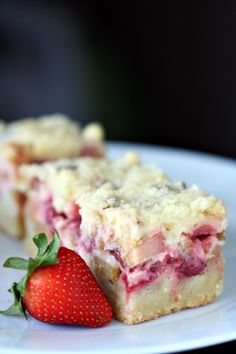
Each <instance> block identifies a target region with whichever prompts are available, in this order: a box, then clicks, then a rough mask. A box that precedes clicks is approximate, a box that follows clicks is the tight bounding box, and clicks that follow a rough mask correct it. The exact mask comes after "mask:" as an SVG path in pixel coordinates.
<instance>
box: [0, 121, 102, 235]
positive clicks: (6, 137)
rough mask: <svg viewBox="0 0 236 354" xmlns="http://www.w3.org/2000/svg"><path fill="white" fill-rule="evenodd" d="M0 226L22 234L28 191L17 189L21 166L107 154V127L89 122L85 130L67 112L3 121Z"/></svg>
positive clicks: (15, 233)
mask: <svg viewBox="0 0 236 354" xmlns="http://www.w3.org/2000/svg"><path fill="white" fill-rule="evenodd" d="M0 149H1V154H0V229H1V230H2V231H4V232H5V233H6V234H8V235H10V236H13V237H16V238H18V237H22V235H23V219H22V210H23V205H24V201H25V197H24V194H22V193H20V192H19V191H17V190H16V181H17V178H18V171H19V167H20V166H21V165H22V164H31V163H33V162H34V163H42V162H43V161H48V160H55V159H58V158H72V157H76V156H80V155H82V156H84V155H88V156H95V157H101V156H103V155H104V144H103V130H102V128H101V127H100V126H99V125H98V124H89V125H87V126H86V127H85V128H84V129H83V130H81V129H80V127H79V125H78V124H77V123H75V122H73V121H72V120H71V119H69V118H68V117H66V116H64V115H59V114H55V115H51V116H43V117H40V118H37V119H36V118H35V119H33V118H32V119H23V120H20V121H17V122H14V123H10V124H4V123H2V125H1V132H0Z"/></svg>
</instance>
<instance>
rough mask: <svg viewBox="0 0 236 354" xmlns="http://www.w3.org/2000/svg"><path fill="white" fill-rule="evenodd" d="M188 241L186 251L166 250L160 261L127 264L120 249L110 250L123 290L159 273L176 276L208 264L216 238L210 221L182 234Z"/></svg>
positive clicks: (191, 273)
mask: <svg viewBox="0 0 236 354" xmlns="http://www.w3.org/2000/svg"><path fill="white" fill-rule="evenodd" d="M183 236H187V237H188V238H189V241H190V245H189V252H188V253H186V252H182V251H181V250H179V251H178V255H177V256H173V255H170V254H168V247H167V248H166V251H167V252H166V253H167V254H166V256H165V257H164V259H163V260H162V261H156V262H154V263H151V261H147V262H144V263H142V264H139V265H137V266H135V267H132V268H129V266H128V265H127V263H126V262H124V260H123V259H122V258H121V254H120V251H119V249H115V250H112V251H110V254H112V255H113V256H114V257H115V259H116V260H117V262H118V263H119V265H120V268H121V275H120V279H121V280H122V281H123V283H124V285H125V288H126V292H127V294H128V295H129V294H130V293H132V292H133V291H137V290H139V289H140V288H141V287H143V286H145V285H148V284H149V283H151V282H153V281H154V280H155V279H157V278H158V277H160V276H162V275H168V274H174V275H175V277H176V278H177V279H178V280H181V279H184V278H187V277H192V276H195V275H198V274H200V273H202V272H203V271H204V269H205V268H206V266H207V263H206V257H205V254H206V253H207V252H208V251H209V249H210V248H211V247H212V245H213V244H214V241H216V231H215V229H214V228H213V227H212V226H210V225H204V226H201V227H199V228H197V229H196V230H195V231H193V233H192V234H190V233H189V234H188V235H187V234H183Z"/></svg>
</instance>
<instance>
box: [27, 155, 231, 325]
mask: <svg viewBox="0 0 236 354" xmlns="http://www.w3.org/2000/svg"><path fill="white" fill-rule="evenodd" d="M21 176H22V179H23V181H24V185H23V184H22V186H21V187H22V188H23V187H24V188H25V190H26V194H27V200H26V204H25V220H26V233H27V237H26V239H25V242H26V244H25V245H26V248H27V250H28V252H30V253H32V252H33V248H32V240H31V237H32V235H33V234H35V233H37V232H42V231H45V232H47V233H48V235H50V234H51V232H52V231H51V230H52V228H55V229H57V230H58V232H59V233H60V236H61V242H62V244H63V245H64V246H66V247H69V248H71V249H73V250H75V251H76V252H78V253H79V254H80V255H81V256H82V257H83V258H84V259H85V261H86V262H87V264H88V265H89V267H90V269H91V270H92V272H93V273H94V275H95V277H96V278H97V280H98V282H99V283H100V285H101V287H102V288H103V290H104V292H105V294H106V296H107V298H108V299H109V300H110V302H111V303H112V306H113V311H114V314H115V316H116V318H117V319H119V320H121V321H123V322H125V323H128V324H133V323H139V322H142V321H146V320H150V319H155V318H157V317H158V316H161V315H164V314H168V313H170V312H174V311H179V310H182V309H184V308H192V307H196V306H201V305H204V304H208V303H210V302H212V301H213V300H215V299H216V298H217V297H218V296H219V294H220V293H221V291H222V285H223V277H224V259H223V255H222V246H223V243H224V231H225V229H226V219H225V213H226V211H225V207H224V205H223V203H222V202H221V201H220V200H219V199H217V198H216V197H215V196H212V195H208V194H207V193H205V192H203V191H202V190H201V189H200V188H199V187H197V186H196V185H193V186H192V187H191V188H187V187H186V185H185V184H184V183H182V182H179V183H172V182H171V181H170V180H169V179H168V178H167V177H166V176H165V175H164V173H163V172H162V171H161V170H158V169H157V168H156V167H155V166H149V165H140V164H139V162H138V159H137V157H136V155H134V154H129V155H127V156H126V157H125V158H124V159H123V160H120V161H113V162H111V161H108V160H105V159H101V160H99V161H98V160H97V161H96V160H95V159H92V158H84V159H77V160H74V161H66V160H64V161H57V162H54V163H45V164H42V165H41V166H40V167H39V166H38V165H31V166H28V167H27V166H26V167H22V169H21Z"/></svg>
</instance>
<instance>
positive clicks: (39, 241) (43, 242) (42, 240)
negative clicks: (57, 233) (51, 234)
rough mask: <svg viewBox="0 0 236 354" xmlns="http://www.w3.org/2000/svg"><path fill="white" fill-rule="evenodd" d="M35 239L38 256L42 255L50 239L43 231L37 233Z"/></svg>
mask: <svg viewBox="0 0 236 354" xmlns="http://www.w3.org/2000/svg"><path fill="white" fill-rule="evenodd" d="M33 241H34V243H35V245H36V246H37V247H38V254H37V257H40V256H42V255H43V254H44V252H45V251H46V249H47V246H48V239H47V236H46V235H45V234H43V233H41V234H38V235H35V236H34V237H33Z"/></svg>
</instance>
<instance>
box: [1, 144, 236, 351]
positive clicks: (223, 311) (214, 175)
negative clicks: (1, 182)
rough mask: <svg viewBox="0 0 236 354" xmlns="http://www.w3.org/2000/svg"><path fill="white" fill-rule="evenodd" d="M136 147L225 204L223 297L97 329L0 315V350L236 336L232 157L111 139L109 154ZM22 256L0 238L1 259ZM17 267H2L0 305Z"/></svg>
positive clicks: (136, 345) (113, 346)
mask: <svg viewBox="0 0 236 354" xmlns="http://www.w3.org/2000/svg"><path fill="white" fill-rule="evenodd" d="M127 150H138V151H140V152H141V153H142V160H143V161H144V162H154V163H155V164H157V165H159V166H160V167H161V168H163V169H164V170H165V171H166V172H167V173H168V174H169V176H170V177H171V178H172V179H184V180H186V181H187V182H188V183H189V184H191V183H196V184H199V185H201V186H202V187H203V188H204V189H206V190H207V191H209V192H210V193H214V194H216V195H217V196H219V197H220V198H222V199H223V200H224V201H225V203H226V204H227V205H228V207H229V221H230V224H229V228H228V232H227V244H226V246H225V257H226V274H225V289H224V292H223V294H222V296H221V297H220V298H219V299H218V300H217V301H216V302H215V303H213V304H210V305H207V306H204V307H201V308H197V309H193V310H185V311H182V312H180V313H176V314H171V315H168V316H165V317H162V318H159V319H157V320H155V321H149V322H146V323H143V324H139V325H133V326H129V325H124V324H122V323H119V322H117V321H113V322H112V323H111V324H110V325H108V326H106V327H103V328H99V329H88V328H81V327H76V328H72V327H64V326H52V325H46V324H42V323H40V322H38V321H36V320H33V319H30V320H29V321H25V320H24V319H23V318H10V317H5V316H1V315H0V353H4V354H9V353H11V354H19V353H28V354H31V353H43V354H46V353H50V354H53V353H54V352H59V353H65V352H66V353H87V354H88V353H94V354H99V353H101V354H108V353H109V354H115V353H117V354H118V353H136V354H138V353H165V352H173V351H175V352H176V351H182V350H187V349H193V348H199V347H204V346H209V345H212V344H216V343H222V342H226V341H229V340H233V339H236V283H235V264H236V251H235V250H236V238H235V235H236V162H235V161H233V160H229V159H224V158H218V157H214V156H211V155H205V154H199V153H193V152H187V151H183V150H176V149H167V148H160V147H150V146H144V145H132V144H119V143H117V144H115V143H113V144H109V155H110V156H111V157H115V158H116V157H119V156H122V154H123V153H124V152H126V151H127ZM10 255H21V256H23V255H24V252H23V251H22V249H21V245H20V243H18V242H17V241H13V240H9V239H7V238H5V237H1V238H0V261H1V262H2V261H3V260H4V259H6V258H7V257H8V256H10ZM20 276H21V274H20V272H17V271H13V270H9V269H4V268H2V267H1V268H0V308H1V309H4V308H6V307H7V306H8V305H9V303H10V297H9V294H8V293H7V291H6V289H7V288H8V287H9V285H10V284H11V282H12V281H13V280H16V278H17V277H20Z"/></svg>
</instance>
